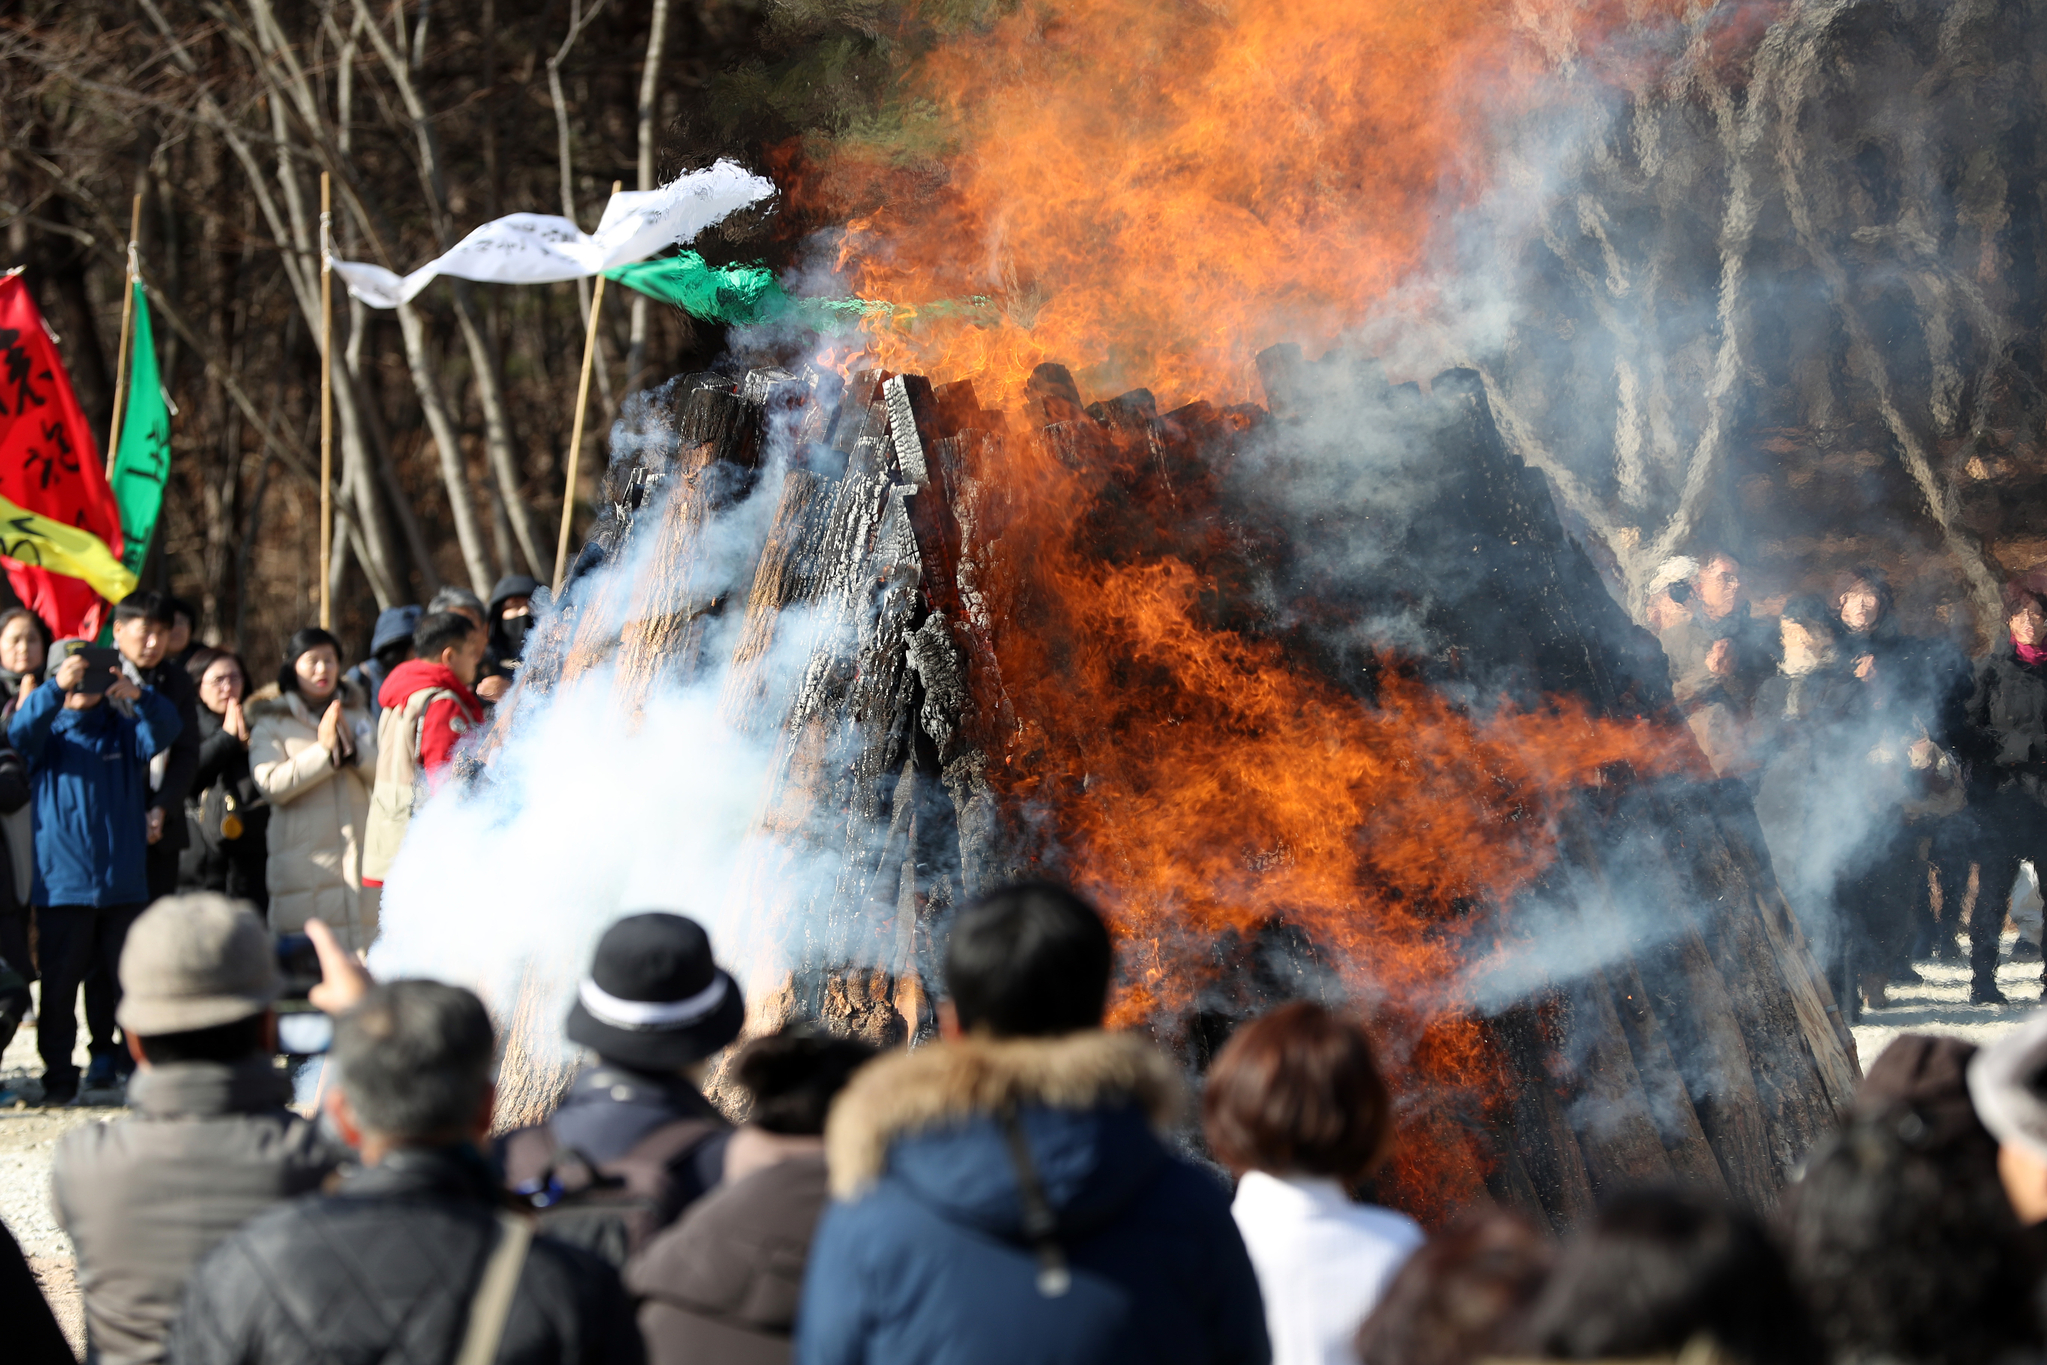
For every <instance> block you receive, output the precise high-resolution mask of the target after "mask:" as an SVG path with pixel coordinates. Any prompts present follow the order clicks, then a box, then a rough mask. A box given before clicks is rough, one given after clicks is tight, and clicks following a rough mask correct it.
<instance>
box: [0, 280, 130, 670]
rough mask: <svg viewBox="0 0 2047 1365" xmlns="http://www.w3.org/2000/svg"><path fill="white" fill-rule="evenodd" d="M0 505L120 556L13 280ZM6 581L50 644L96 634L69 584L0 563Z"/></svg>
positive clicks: (2, 374)
mask: <svg viewBox="0 0 2047 1365" xmlns="http://www.w3.org/2000/svg"><path fill="white" fill-rule="evenodd" d="M0 497H4V498H7V499H8V500H10V501H12V502H14V503H16V504H18V505H19V506H22V507H25V508H27V509H28V510H29V511H31V512H40V513H42V514H43V515H44V516H46V517H51V518H54V519H55V520H57V521H61V522H64V523H66V524H68V525H71V526H80V527H83V528H85V529H86V530H88V531H91V532H92V533H93V534H94V535H96V536H98V537H99V538H100V539H101V540H104V541H105V542H106V543H107V547H108V548H109V549H111V550H112V551H113V552H114V556H115V558H117V559H118V558H119V557H120V554H121V513H120V509H119V508H118V507H117V506H116V505H115V503H114V495H113V492H112V490H110V489H109V488H108V487H107V478H106V474H105V472H104V471H103V470H102V469H101V466H100V456H99V446H98V445H97V444H96V443H95V442H94V441H93V439H92V432H91V430H90V429H88V428H87V427H86V425H85V414H84V413H82V412H80V411H79V410H78V398H77V396H76V395H75V394H73V393H72V392H71V379H70V376H68V375H66V374H65V373H64V365H63V362H61V361H59V360H58V359H57V348H56V347H55V346H54V345H52V344H51V342H50V334H49V331H48V330H47V329H46V328H45V327H44V326H43V315H42V313H41V312H40V311H39V310H38V309H37V308H36V303H35V300H34V299H33V298H31V297H30V296H29V292H28V285H27V284H26V283H25V282H24V281H23V280H22V278H21V276H19V275H10V276H8V277H7V278H5V279H0ZM0 565H4V566H5V567H6V570H7V581H8V582H9V583H11V584H12V585H13V586H14V592H15V595H16V596H18V597H20V598H21V600H22V602H23V603H24V604H25V605H26V606H27V607H28V608H29V610H31V611H33V612H35V613H36V615H38V616H40V617H42V618H43V620H44V621H45V622H46V623H47V624H48V625H49V627H50V629H51V630H53V631H55V632H56V633H57V634H58V635H59V636H60V637H61V636H69V635H84V636H92V635H97V634H98V633H99V628H100V620H101V616H102V614H103V608H104V605H105V604H104V603H103V602H102V601H101V599H100V596H99V594H98V593H96V592H94V591H93V590H92V589H91V588H89V587H87V586H86V585H85V583H84V582H83V581H82V580H80V579H76V578H67V577H65V576H63V575H60V574H54V573H51V572H50V571H49V570H48V569H42V568H36V567H34V566H31V565H27V564H22V563H18V562H17V561H15V560H13V559H9V558H7V557H5V556H4V555H0Z"/></svg>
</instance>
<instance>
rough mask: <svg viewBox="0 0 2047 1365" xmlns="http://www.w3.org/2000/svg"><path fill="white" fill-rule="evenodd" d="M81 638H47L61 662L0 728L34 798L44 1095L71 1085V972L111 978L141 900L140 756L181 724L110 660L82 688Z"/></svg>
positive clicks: (144, 804) (167, 740) (52, 1100)
mask: <svg viewBox="0 0 2047 1365" xmlns="http://www.w3.org/2000/svg"><path fill="white" fill-rule="evenodd" d="M84 648H85V642H84V641H82V640H66V641H63V642H62V643H60V644H59V645H58V646H57V648H56V650H55V651H53V655H54V657H56V658H61V659H62V662H61V663H58V664H57V665H56V668H55V671H54V672H53V673H52V674H51V676H50V681H49V682H47V683H45V684H44V685H43V686H41V687H38V688H36V689H35V690H33V691H32V692H30V693H29V694H28V695H27V696H26V697H25V698H24V699H23V700H22V702H21V704H20V706H19V707H18V708H17V709H16V710H15V713H14V720H13V722H12V723H11V724H10V725H9V726H8V731H7V734H8V738H9V739H10V740H11V741H12V742H13V744H14V747H15V748H16V749H18V750H20V751H21V756H22V757H23V758H24V759H25V760H27V762H28V778H29V788H30V791H31V798H30V799H31V801H32V803H33V806H34V809H35V849H36V874H35V884H34V890H33V892H32V893H31V897H30V899H31V900H32V901H33V903H34V905H35V914H36V933H37V942H38V949H37V957H38V959H39V962H40V965H41V967H42V975H43V1007H42V1011H41V1014H40V1016H39V1018H38V1019H37V1023H36V1045H37V1049H38V1050H39V1051H40V1052H41V1053H42V1056H43V1096H44V1100H43V1102H44V1103H45V1104H69V1103H70V1102H71V1101H72V1100H74V1099H76V1098H77V1097H78V1067H77V1066H76V1064H74V1063H73V1062H72V1060H71V1049H72V1047H73V1045H74V1044H75V1043H76V1042H77V1039H78V1017H77V1005H76V1003H75V1002H76V1000H77V999H78V986H79V983H80V982H82V981H83V980H84V979H85V975H86V973H87V971H89V970H90V969H91V968H92V967H94V966H97V967H98V968H99V969H100V970H101V971H103V972H105V973H106V975H107V979H108V980H110V981H115V982H118V981H119V980H120V970H119V968H120V963H121V945H122V944H123V943H124V942H125V941H126V940H127V937H128V926H129V925H130V924H132V923H134V921H135V917H136V916H137V915H139V914H141V913H142V911H143V908H144V906H145V905H146V904H147V902H148V900H149V879H148V870H147V861H146V860H147V853H148V848H149V833H148V828H149V813H148V812H149V760H150V759H152V758H154V757H155V756H156V755H157V754H159V753H161V752H162V751H163V750H165V749H167V748H169V747H170V744H171V741H173V740H175V739H176V738H177V737H178V731H179V728H180V722H179V720H178V709H177V707H176V706H175V705H173V704H172V703H171V702H170V701H169V700H168V699H167V698H165V697H163V696H162V695H160V694H159V693H158V692H157V690H156V689H155V688H153V687H142V686H137V685H136V684H135V683H133V682H130V681H129V680H128V679H127V678H126V677H124V676H122V674H121V672H120V670H119V668H118V667H116V668H114V669H112V670H110V673H111V677H110V678H109V679H108V680H107V681H106V685H105V687H104V690H103V691H98V692H88V691H85V690H84V688H83V684H84V683H85V682H86V660H85V656H84V655H83V654H81V653H79V652H78V651H80V650H82V649H84ZM114 1003H115V1004H116V1005H117V1006H118V1005H119V1003H120V1002H119V1000H118V998H117V999H116V1000H115V1002H114ZM94 1060H95V1062H97V1061H98V1059H97V1058H95V1059H94ZM109 1061H111V1058H110V1059H109Z"/></svg>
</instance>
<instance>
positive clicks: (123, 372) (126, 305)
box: [107, 194, 142, 483]
mask: <svg viewBox="0 0 2047 1365" xmlns="http://www.w3.org/2000/svg"><path fill="white" fill-rule="evenodd" d="M141 236H142V196H141V195H139V194H138V195H136V196H135V203H134V205H133V207H132V208H130V210H129V212H128V279H127V283H125V284H123V285H122V286H121V346H120V352H119V354H117V355H116V356H115V357H114V420H113V421H112V422H110V423H108V424H107V482H109V483H112V482H113V480H114V454H115V452H116V451H118V450H119V449H120V448H121V418H122V417H123V416H124V415H125V413H126V410H127V407H128V337H129V334H130V331H131V329H132V328H133V327H134V325H135V276H136V274H137V271H136V266H137V264H138V262H137V261H136V259H135V250H136V242H137V240H138V239H139V238H140V237H141Z"/></svg>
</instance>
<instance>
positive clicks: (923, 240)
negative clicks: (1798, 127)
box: [805, 0, 1710, 406]
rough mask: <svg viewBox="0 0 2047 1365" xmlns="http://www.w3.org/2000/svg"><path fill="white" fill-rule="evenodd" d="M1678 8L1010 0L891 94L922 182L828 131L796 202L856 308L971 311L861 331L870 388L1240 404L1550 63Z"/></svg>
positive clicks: (1420, 250) (1531, 103) (1353, 305)
mask: <svg viewBox="0 0 2047 1365" xmlns="http://www.w3.org/2000/svg"><path fill="white" fill-rule="evenodd" d="M1700 8H1702V7H1700V6H1698V5H1696V4H1693V3H1690V0H1491V2H1490V3H1486V2H1484V0H1477V2H1474V0H1466V2H1465V3H1442V4H1429V5H1420V4H1413V3H1407V2H1406V0H1228V3H1223V2H1222V0H1215V2H1213V3H1192V2H1191V0H1183V2H1181V3H1171V4H1160V3H1157V0H1058V3H1043V2H1042V0H1025V3H1022V4H1020V5H1017V6H1015V7H1014V8H1011V9H1009V10H1008V12H1007V13H1005V14H1002V15H1001V17H999V18H996V19H994V20H993V21H992V22H989V23H987V24H986V25H985V26H982V27H978V28H975V29H972V30H970V31H965V32H960V33H957V34H955V35H953V36H952V37H950V38H949V39H948V40H946V41H943V42H941V43H940V45H939V46H938V47H937V49H936V50H935V51H933V52H932V53H930V54H929V55H928V56H927V57H926V58H925V59H923V60H922V61H921V62H920V63H918V64H917V65H916V67H915V68H914V69H913V70H912V71H911V72H910V74H909V75H908V77H907V81H908V87H907V89H906V90H905V91H904V93H903V95H902V98H901V101H900V108H901V109H903V110H905V111H907V112H906V113H905V115H904V116H905V117H906V118H908V119H911V120H913V121H914V122H915V124H916V127H917V129H918V130H919V135H920V136H922V137H925V138H927V139H929V140H932V141H936V142H937V143H939V144H940V145H941V146H942V148H943V150H942V151H941V152H940V153H939V154H938V156H937V158H936V165H935V166H934V165H933V163H932V160H931V159H930V158H929V157H918V156H915V155H912V154H911V152H909V151H908V150H906V149H905V148H904V147H902V146H900V145H889V146H883V145H879V144H878V143H875V142H871V141H862V140H861V139H860V138H858V137H855V136H849V137H846V138H842V139H841V140H840V141H839V142H838V143H836V144H835V146H834V149H833V153H832V155H831V156H830V157H829V158H827V159H826V160H825V163H824V164H823V165H822V166H821V167H818V168H814V169H816V170H819V171H821V172H822V173H821V174H818V175H815V176H812V177H810V178H809V179H807V180H806V182H805V183H806V184H807V185H808V186H809V187H810V188H809V189H808V190H807V191H806V192H807V193H810V194H821V195H822V197H823V199H824V201H825V205H826V206H827V207H829V208H831V209H834V210H836V211H837V212H838V213H839V214H840V215H841V216H842V217H846V218H850V219H851V222H850V230H849V231H848V233H847V235H846V237H845V241H844V251H843V260H842V265H843V267H844V268H845V269H846V270H847V271H848V272H849V273H850V274H851V276H852V278H853V282H854V283H855V284H856V286H857V287H858V289H859V291H860V292H861V293H862V294H863V295H865V296H868V297H874V298H885V299H890V300H893V301H900V302H911V303H914V302H917V301H922V300H934V299H957V298H962V297H976V296H980V297H986V298H988V299H989V300H990V301H991V305H992V309H993V313H994V316H993V317H990V318H984V319H982V320H981V322H980V323H979V324H978V325H963V324H958V323H946V324H940V325H935V326H932V327H928V328H927V327H912V328H911V329H910V330H909V331H907V332H901V331H892V332H889V333H887V334H885V335H884V336H882V337H881V338H880V347H881V357H880V358H881V360H882V363H883V364H885V365H887V366H888V367H889V368H891V369H914V370H919V371H922V372H925V373H930V374H934V375H944V376H947V377H952V378H961V377H971V378H974V379H975V381H976V383H977V385H978V386H979V387H980V389H981V391H982V392H983V394H984V395H992V396H994V397H995V398H996V399H998V400H999V401H1007V400H1009V399H1011V398H1013V397H1014V396H1015V395H1016V393H1017V391H1018V389H1019V387H1020V385H1021V382H1022V380H1023V377H1024V376H1026V375H1028V374H1029V372H1030V370H1031V368H1032V366H1034V365H1036V364H1037V363H1038V362H1040V361H1043V360H1057V361H1060V362H1061V363H1064V364H1066V365H1068V366H1070V367H1071V368H1072V369H1073V370H1074V372H1075V374H1076V375H1077V376H1078V377H1079V378H1080V380H1081V383H1082V386H1083V388H1086V389H1089V390H1091V391H1094V392H1108V393H1113V392H1117V391H1119V390H1121V389H1124V388H1129V387H1134V386H1137V385H1141V384H1142V385H1149V386H1151V387H1152V388H1153V389H1154V390H1155V391H1157V392H1158V394H1159V397H1160V398H1161V399H1162V400H1165V401H1166V405H1167V406H1173V405H1175V404H1177V403H1179V402H1182V401H1186V400H1188V399H1192V398H1208V399H1210V400H1212V401H1216V402H1233V401H1238V400H1241V399H1245V398H1251V397H1254V396H1255V393H1254V390H1253V387H1252V386H1253V383H1254V378H1253V374H1252V370H1251V366H1250V363H1249V362H1250V358H1251V357H1252V356H1253V355H1255V354H1256V353H1257V351H1258V350H1260V349H1261V348H1263V347H1265V346H1267V345H1270V344H1271V343H1273V342H1275V341H1280V340H1291V341H1299V342H1303V343H1310V344H1312V343H1313V342H1315V341H1318V340H1323V341H1326V340H1328V339H1331V338H1333V337H1335V336H1336V335H1337V334H1338V333H1340V332H1341V331H1342V330H1343V329H1344V328H1345V327H1347V326H1349V325H1352V324H1354V323H1356V322H1357V321H1358V319H1359V317H1360V314H1361V311H1362V310H1363V309H1364V308H1365V307H1366V306H1368V305H1370V304H1371V303H1373V302H1374V301H1378V300H1382V299H1384V298H1386V297H1387V296H1388V295H1390V294H1392V293H1393V292H1394V291H1396V290H1398V289H1400V288H1401V287H1402V285H1403V284H1404V283H1405V282H1408V281H1410V280H1411V278H1412V277H1413V276H1414V275H1415V273H1416V271H1417V270H1418V269H1419V268H1420V267H1421V266H1422V265H1423V264H1424V263H1425V262H1427V260H1428V259H1429V257H1430V252H1431V247H1432V244H1434V243H1436V242H1437V241H1438V240H1439V239H1440V237H1441V236H1442V235H1443V234H1444V232H1445V229H1446V228H1448V227H1451V226H1454V224H1455V222H1456V220H1457V217H1458V215H1459V214H1460V213H1462V212H1464V211H1466V210H1467V209H1469V208H1470V207H1471V206H1472V205H1473V203H1474V202H1475V201H1476V200H1477V198H1478V197H1479V196H1480V194H1481V193H1482V192H1483V190H1484V188H1485V185H1486V183H1487V179H1488V175H1489V166H1490V162H1491V156H1492V153H1493V151H1494V149H1495V147H1496V145H1497V144H1498V141H1499V136H1500V134H1499V130H1500V129H1501V128H1502V127H1503V126H1511V125H1512V124H1513V123H1514V121H1515V117H1516V116H1517V115H1519V114H1526V113H1532V112H1534V111H1535V110H1537V109H1539V108H1541V107H1543V106H1544V105H1546V104H1548V103H1551V102H1554V101H1555V100H1556V99H1558V98H1559V97H1560V95H1559V92H1560V91H1561V90H1563V89H1564V88H1565V87H1564V86H1563V85H1562V84H1560V83H1559V82H1557V81H1556V80H1554V79H1553V76H1554V73H1555V72H1556V70H1557V69H1558V68H1559V66H1560V65H1566V64H1569V65H1573V66H1574V67H1576V66H1581V65H1583V63H1582V62H1580V60H1579V59H1580V58H1581V55H1582V54H1586V53H1593V54H1598V55H1600V56H1602V57H1603V58H1604V61H1605V65H1604V66H1602V64H1601V63H1599V62H1594V63H1592V65H1593V66H1594V67H1595V68H1596V69H1602V70H1603V69H1606V67H1610V66H1614V65H1625V64H1624V63H1622V62H1621V60H1620V56H1618V55H1616V54H1613V53H1606V52H1604V51H1603V50H1602V49H1600V47H1599V43H1600V41H1601V39H1602V38H1604V37H1605V36H1606V35H1609V34H1611V33H1614V32H1616V31H1617V30H1621V29H1624V28H1626V29H1630V30H1632V31H1636V32H1640V31H1642V30H1643V29H1644V28H1645V27H1646V26H1653V25H1655V24H1658V23H1659V22H1662V21H1667V20H1669V19H1671V18H1673V17H1676V16H1679V15H1681V14H1684V13H1687V12H1689V11H1692V10H1697V9H1700ZM1704 8H1710V7H1704ZM1622 55H1624V54H1622ZM1623 78H1624V77H1623ZM934 180H936V181H937V182H938V184H937V185H936V187H935V188H934V187H933V181H934ZM1311 348H1312V347H1311Z"/></svg>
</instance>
